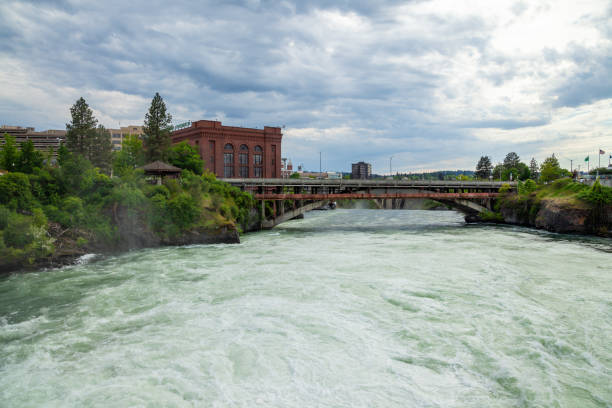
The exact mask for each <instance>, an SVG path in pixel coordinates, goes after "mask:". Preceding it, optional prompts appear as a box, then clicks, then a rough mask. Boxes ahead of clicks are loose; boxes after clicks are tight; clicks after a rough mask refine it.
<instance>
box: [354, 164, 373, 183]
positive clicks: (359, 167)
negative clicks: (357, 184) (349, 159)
mask: <svg viewBox="0 0 612 408" xmlns="http://www.w3.org/2000/svg"><path fill="white" fill-rule="evenodd" d="M351 170H352V171H351V178H352V179H369V178H370V177H372V165H371V164H370V163H366V162H362V161H361V162H358V163H353V164H352V169H351Z"/></svg>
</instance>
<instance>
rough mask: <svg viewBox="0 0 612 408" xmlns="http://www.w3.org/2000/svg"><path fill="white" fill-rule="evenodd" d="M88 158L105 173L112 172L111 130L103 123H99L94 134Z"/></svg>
mask: <svg viewBox="0 0 612 408" xmlns="http://www.w3.org/2000/svg"><path fill="white" fill-rule="evenodd" d="M88 158H89V160H90V161H91V163H92V164H93V165H94V166H95V167H98V168H100V170H102V171H103V172H104V173H107V174H109V173H110V169H111V162H112V158H113V144H112V142H111V136H110V133H109V131H108V130H106V128H105V127H104V126H102V125H99V126H98V127H97V128H96V129H95V131H94V132H93V134H92V137H91V141H90V143H89V154H88Z"/></svg>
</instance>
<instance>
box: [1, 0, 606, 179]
mask: <svg viewBox="0 0 612 408" xmlns="http://www.w3.org/2000/svg"><path fill="white" fill-rule="evenodd" d="M146 4H147V5H149V6H145V3H139V2H130V4H122V3H105V4H103V5H102V4H98V3H95V2H79V4H78V5H76V4H74V3H73V2H69V1H43V2H28V1H21V2H16V1H9V2H3V4H2V5H0V21H1V22H2V29H1V30H0V39H2V46H0V124H4V125H21V126H32V127H35V128H36V129H37V130H43V129H63V128H64V125H65V123H67V122H68V121H69V117H70V113H69V108H70V106H71V105H72V104H73V103H74V101H75V100H76V99H78V98H79V97H80V96H83V97H84V98H85V99H86V100H87V102H88V103H89V105H90V106H91V107H92V109H93V110H94V112H95V115H96V117H97V118H98V120H99V122H100V123H101V124H103V125H104V126H106V127H109V128H117V127H118V126H119V124H121V125H122V126H125V125H140V124H142V121H143V119H144V114H145V112H146V110H147V108H148V106H149V104H150V101H151V98H152V97H153V95H154V93H155V92H160V94H161V95H162V97H163V98H164V100H165V101H166V104H167V106H168V110H169V111H170V112H171V113H172V115H173V117H174V120H175V123H181V122H184V121H186V120H199V119H218V120H221V121H223V123H225V124H227V125H232V126H245V127H257V128H262V127H263V126H264V125H268V126H283V125H284V126H285V128H284V129H283V134H284V137H283V152H282V155H283V157H289V158H291V159H292V161H293V163H294V165H295V164H297V163H303V164H304V166H305V168H309V169H318V168H319V152H323V162H324V163H323V164H324V166H323V167H324V168H325V169H328V170H335V171H348V170H349V169H350V163H353V162H357V161H360V160H364V161H366V162H369V163H372V167H373V168H372V171H373V172H374V173H380V174H384V173H387V172H388V169H389V157H390V156H393V172H396V171H398V172H410V171H412V172H415V171H421V170H432V171H433V170H440V169H472V168H473V167H474V166H475V164H476V162H477V160H478V158H479V157H480V156H481V155H489V156H491V157H492V159H493V161H494V163H497V162H499V161H501V160H503V158H504V156H505V154H506V153H508V152H510V151H516V152H517V153H518V154H519V155H520V156H521V158H522V160H523V161H525V162H528V161H529V160H530V159H531V157H532V156H533V157H535V158H536V160H538V162H541V161H542V160H543V159H544V158H545V157H547V156H549V155H550V154H552V153H555V154H556V155H557V157H559V159H560V160H561V164H562V165H563V166H564V167H569V159H573V160H575V162H574V164H575V165H576V163H577V162H578V163H579V162H580V161H582V160H583V159H584V157H585V156H586V155H591V160H592V162H596V159H597V156H596V153H597V151H598V149H599V148H602V149H603V150H605V151H607V152H608V151H609V150H611V149H612V132H611V129H612V122H610V119H609V118H610V117H611V116H612V115H611V113H612V79H611V78H612V75H610V74H611V71H612V60H611V59H610V55H612V52H611V51H612V41H611V38H612V36H611V34H612V23H611V21H612V7H611V6H610V5H609V4H608V3H607V2H605V1H591V2H581V3H580V4H574V3H571V2H548V1H539V2H529V3H527V2H520V1H518V2H513V3H506V2H500V3H498V7H494V6H491V2H484V1H465V2H450V1H425V2H408V3H403V2H394V1H387V2H379V3H377V5H371V4H369V2H354V3H351V5H348V4H347V3H345V2H337V3H331V2H316V1H311V2H289V1H287V2H283V3H278V4H273V3H270V2H266V1H244V2H240V1H235V2H230V3H224V4H217V3H214V2H205V3H200V4H198V5H192V4H190V3H189V2H178V3H176V5H173V6H166V5H165V3H162V2H152V3H151V2H147V3H146ZM606 164H607V162H606Z"/></svg>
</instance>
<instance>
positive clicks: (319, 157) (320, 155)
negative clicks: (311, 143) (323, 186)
mask: <svg viewBox="0 0 612 408" xmlns="http://www.w3.org/2000/svg"><path fill="white" fill-rule="evenodd" d="M321 172H322V171H321V152H319V177H323V176H322V175H321Z"/></svg>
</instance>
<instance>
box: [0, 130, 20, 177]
mask: <svg viewBox="0 0 612 408" xmlns="http://www.w3.org/2000/svg"><path fill="white" fill-rule="evenodd" d="M18 160H19V151H18V150H17V147H16V145H15V138H14V137H13V136H10V135H9V134H7V133H5V134H4V145H3V146H2V150H0V168H2V169H4V170H8V171H16V169H17V161H18Z"/></svg>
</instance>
